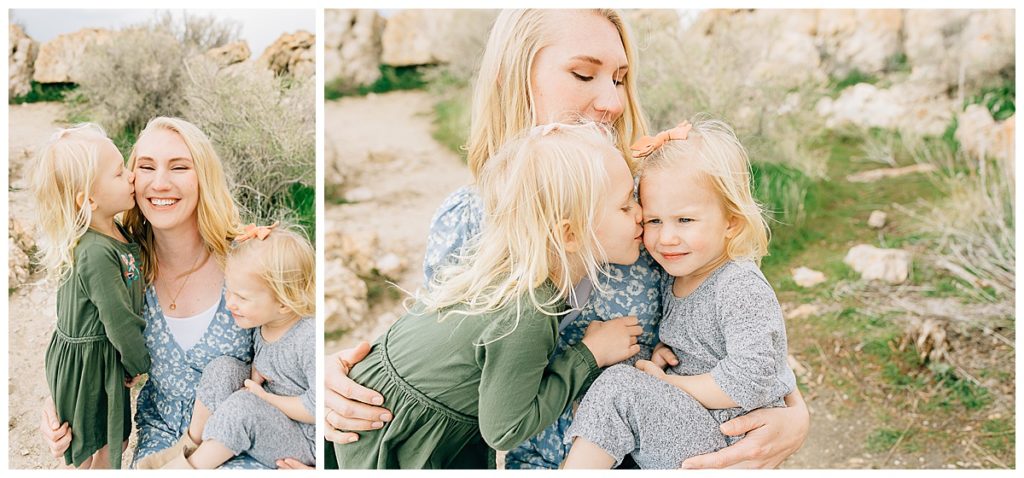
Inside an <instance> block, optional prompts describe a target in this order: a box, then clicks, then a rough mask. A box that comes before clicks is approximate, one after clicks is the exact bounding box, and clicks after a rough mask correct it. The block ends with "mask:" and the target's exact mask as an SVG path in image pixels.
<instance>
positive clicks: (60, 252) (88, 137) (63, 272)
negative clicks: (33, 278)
mask: <svg viewBox="0 0 1024 478" xmlns="http://www.w3.org/2000/svg"><path fill="white" fill-rule="evenodd" d="M103 141H110V139H109V138H107V133H106V132H104V131H103V128H101V127H100V126H99V125H97V124H94V123H81V124H77V125H75V126H73V127H71V128H67V129H62V130H59V131H57V132H56V133H54V134H53V136H51V137H50V140H49V141H48V142H47V143H46V145H45V146H43V149H42V150H41V151H40V152H39V156H38V158H37V161H36V164H35V167H34V168H33V171H32V177H31V182H32V194H33V195H34V196H35V200H36V216H37V217H38V220H39V226H40V227H41V228H42V229H43V235H44V236H45V238H46V240H45V241H44V242H43V247H42V259H41V260H40V262H41V263H42V265H43V267H44V268H45V269H46V271H47V276H48V277H49V278H50V279H54V280H56V281H57V282H63V281H64V280H65V279H67V278H68V277H69V276H70V272H71V269H72V268H73V267H74V262H75V246H76V245H77V244H78V240H79V239H80V238H81V237H82V235H83V234H85V231H87V230H88V229H89V224H90V223H91V222H92V208H90V207H89V206H88V204H89V199H90V197H91V196H92V186H93V182H94V181H95V179H96V168H97V167H98V165H99V157H100V145H101V144H102V142H103ZM79 194H82V195H83V196H84V201H82V205H83V206H84V207H80V206H79V205H78V202H77V201H76V197H77V196H78V195H79Z"/></svg>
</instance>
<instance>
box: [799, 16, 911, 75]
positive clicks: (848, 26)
mask: <svg viewBox="0 0 1024 478" xmlns="http://www.w3.org/2000/svg"><path fill="white" fill-rule="evenodd" d="M902 29H903V11H902V10H864V9H857V10H828V9H826V10H821V11H820V13H819V14H818V31H817V35H818V41H819V44H820V46H821V49H822V53H823V54H824V56H825V58H826V63H827V64H828V69H829V71H830V73H831V74H832V75H833V76H837V77H841V76H845V75H847V74H849V73H850V72H852V71H853V70H857V71H861V72H864V73H870V74H877V73H881V72H883V71H884V70H885V69H886V67H887V66H889V62H890V61H891V60H892V58H894V57H896V56H897V55H898V54H900V53H901V52H902V51H903V41H902V37H901V33H902Z"/></svg>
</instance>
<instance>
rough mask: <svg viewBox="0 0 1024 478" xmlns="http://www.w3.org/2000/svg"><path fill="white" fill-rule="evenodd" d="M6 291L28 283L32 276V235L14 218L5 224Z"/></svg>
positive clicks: (33, 247) (33, 246) (33, 244)
mask: <svg viewBox="0 0 1024 478" xmlns="http://www.w3.org/2000/svg"><path fill="white" fill-rule="evenodd" d="M7 236H8V243H7V254H8V264H7V267H8V268H7V280H8V284H7V289H8V290H14V289H17V288H18V287H20V286H21V285H23V284H25V283H26V282H28V280H29V278H30V277H31V276H32V259H31V254H32V251H33V249H35V243H34V241H33V240H32V235H31V234H29V233H28V232H27V231H26V230H25V228H24V227H23V226H22V225H21V222H20V221H18V220H17V219H15V218H13V217H12V218H10V222H8V223H7Z"/></svg>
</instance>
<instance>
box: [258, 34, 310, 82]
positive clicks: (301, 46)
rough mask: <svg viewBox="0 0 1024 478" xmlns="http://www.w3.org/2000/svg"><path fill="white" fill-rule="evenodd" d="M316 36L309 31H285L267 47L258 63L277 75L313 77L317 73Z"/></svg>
mask: <svg viewBox="0 0 1024 478" xmlns="http://www.w3.org/2000/svg"><path fill="white" fill-rule="evenodd" d="M315 47H316V37H315V36H314V35H313V34H312V33H309V32H307V31H304V30H299V31H297V32H295V33H285V34H283V35H281V36H280V37H278V39H277V40H276V41H274V43H273V44H271V45H270V46H268V47H267V49H266V50H264V51H263V54H262V55H260V57H259V59H258V60H256V63H257V64H258V65H260V66H262V67H264V68H266V69H268V70H270V71H272V72H274V74H275V75H284V74H286V73H288V74H291V75H292V76H296V77H309V78H312V77H313V76H314V75H315V74H316V49H315Z"/></svg>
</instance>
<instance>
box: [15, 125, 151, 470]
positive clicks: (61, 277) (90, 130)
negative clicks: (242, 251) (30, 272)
mask: <svg viewBox="0 0 1024 478" xmlns="http://www.w3.org/2000/svg"><path fill="white" fill-rule="evenodd" d="M133 179H134V178H133V174H132V173H131V172H130V171H128V170H127V169H126V168H125V166H124V157H122V156H121V153H120V152H119V151H118V150H117V147H115V146H114V143H113V142H111V141H110V139H108V138H107V135H106V133H104V132H103V130H102V129H101V128H100V127H99V126H96V125H94V124H82V125H78V126H75V127H73V128H70V129H64V130H61V131H59V132H57V133H56V134H54V136H53V137H52V138H51V139H50V141H49V142H48V143H47V144H46V146H45V147H44V148H43V150H42V151H41V153H40V155H39V160H38V163H37V164H36V165H35V170H34V172H33V177H32V192H33V193H34V194H35V199H36V207H37V213H38V219H39V224H40V226H41V227H42V230H43V233H44V236H45V242H44V243H43V246H42V254H43V256H42V263H43V265H44V266H45V268H46V270H47V273H48V276H49V277H50V278H51V279H54V280H56V281H57V283H58V284H59V288H58V290H57V328H56V330H54V333H53V338H52V339H51V340H50V346H49V348H47V350H46V380H47V383H48V385H49V387H50V393H51V394H52V396H53V400H54V402H55V404H56V407H57V415H58V418H59V419H60V421H66V422H69V423H70V425H71V428H72V430H74V436H73V437H72V439H71V446H70V447H68V450H67V451H66V452H65V453H64V461H65V463H66V464H68V465H73V466H75V467H77V468H80V469H81V468H105V467H106V466H107V465H108V464H109V465H110V466H111V467H113V468H120V467H121V453H122V451H123V449H124V448H123V447H124V446H125V445H126V444H127V440H128V436H129V435H130V434H131V429H132V427H131V406H130V404H129V389H130V388H131V386H133V385H134V384H135V383H136V382H137V381H138V379H139V377H140V376H141V374H143V373H146V372H147V371H149V366H150V359H149V353H148V352H147V351H146V343H145V340H144V339H143V337H142V331H143V329H144V328H145V322H144V321H143V320H142V318H141V316H140V313H141V311H142V302H143V284H142V275H141V273H140V268H139V265H140V264H139V246H138V244H135V243H133V242H130V240H129V239H128V237H129V236H128V234H127V233H126V232H125V230H124V229H123V228H122V227H121V225H120V224H119V223H118V222H117V220H115V216H117V215H118V214H120V213H121V212H123V211H125V210H128V209H131V208H132V207H134V206H135V192H134V191H135V188H134V186H133Z"/></svg>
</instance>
